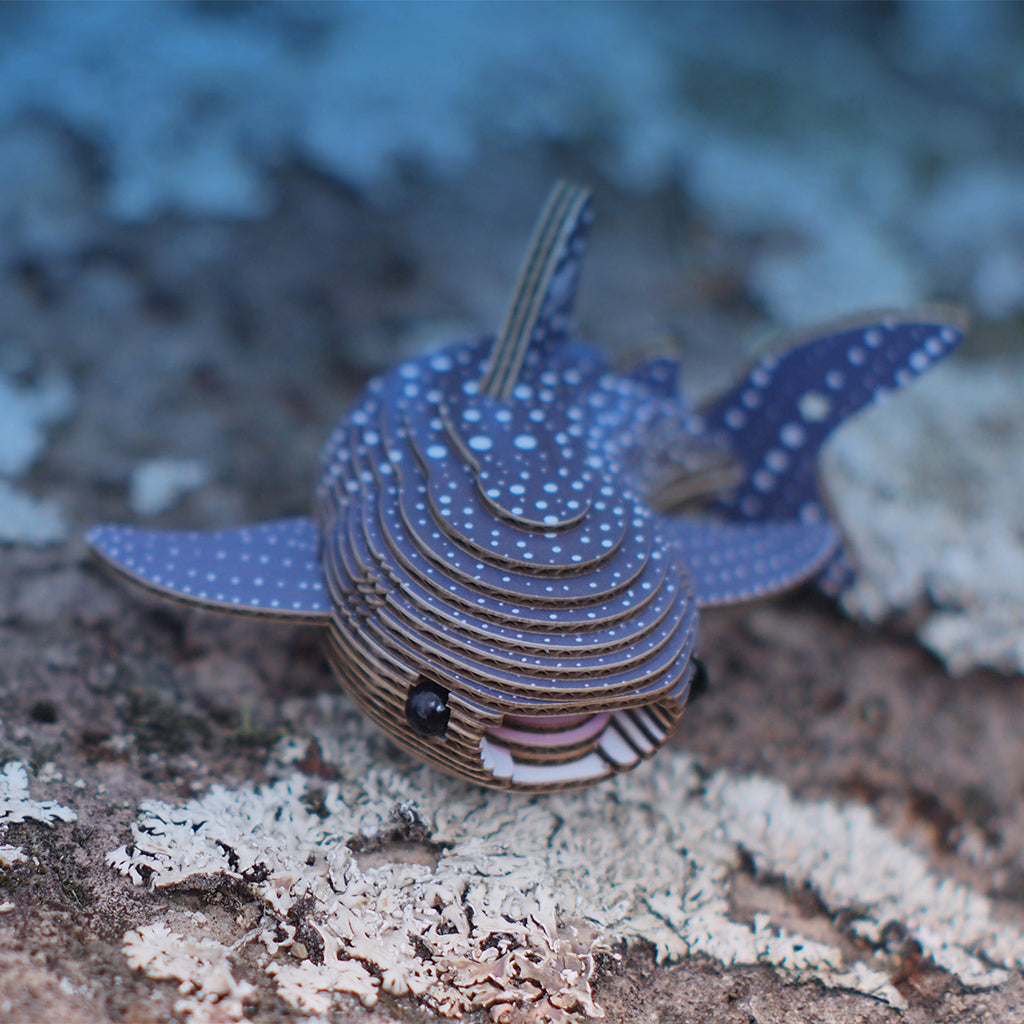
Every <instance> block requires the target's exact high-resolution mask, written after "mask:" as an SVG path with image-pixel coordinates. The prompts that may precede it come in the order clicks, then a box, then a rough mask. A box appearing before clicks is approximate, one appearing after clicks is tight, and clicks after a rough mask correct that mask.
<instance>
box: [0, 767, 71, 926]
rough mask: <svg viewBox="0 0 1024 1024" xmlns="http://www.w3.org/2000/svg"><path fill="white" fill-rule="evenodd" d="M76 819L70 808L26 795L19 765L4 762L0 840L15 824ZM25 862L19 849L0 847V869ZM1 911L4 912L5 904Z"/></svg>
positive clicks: (23, 772) (0, 783) (24, 777)
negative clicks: (9, 827)
mask: <svg viewBox="0 0 1024 1024" xmlns="http://www.w3.org/2000/svg"><path fill="white" fill-rule="evenodd" d="M77 818H78V815H76V814H75V812H74V811H73V810H71V808H70V807H62V806H61V805H60V804H59V803H57V802H56V801H55V800H34V799H33V798H32V796H31V794H30V793H29V791H28V772H27V771H26V770H25V766H24V765H23V764H22V763H21V762H20V761H8V762H7V764H5V765H4V766H3V768H2V769H0V836H2V835H3V833H4V832H5V831H6V826H8V825H13V824H15V823H17V822H23V821H38V822H41V823H42V824H44V825H53V824H54V823H55V822H58V821H76V820H77ZM27 860H28V854H26V853H25V851H24V850H23V849H22V848H21V847H20V846H12V845H11V844H9V843H0V868H16V867H18V866H19V865H21V864H24V863H25V862H26V861H27ZM4 907H5V908H7V904H6V903H5V904H4ZM12 907H13V905H12ZM7 909H11V908H7ZM4 912H5V913H6V910H5V911H4Z"/></svg>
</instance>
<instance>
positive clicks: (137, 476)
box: [128, 458, 210, 516]
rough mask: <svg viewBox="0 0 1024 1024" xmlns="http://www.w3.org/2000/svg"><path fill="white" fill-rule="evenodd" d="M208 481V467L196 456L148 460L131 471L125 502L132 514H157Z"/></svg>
mask: <svg viewBox="0 0 1024 1024" xmlns="http://www.w3.org/2000/svg"><path fill="white" fill-rule="evenodd" d="M209 481H210V467H209V466H207V465H206V463H205V462H201V461H200V460H199V459H171V458H160V459H150V460H149V461H148V462H143V463H140V464H139V465H138V466H136V467H135V469H133V470H132V475H131V480H130V482H129V486H128V503H129V505H131V508H132V511H133V512H135V514H136V515H139V516H158V515H160V513H161V512H166V511H167V510H168V509H170V508H172V507H173V506H174V505H175V504H176V503H177V502H178V501H179V500H180V499H181V498H183V497H184V496H185V495H186V494H188V493H189V491H195V490H198V489H199V488H200V487H204V486H205V485H206V484H207V483H209Z"/></svg>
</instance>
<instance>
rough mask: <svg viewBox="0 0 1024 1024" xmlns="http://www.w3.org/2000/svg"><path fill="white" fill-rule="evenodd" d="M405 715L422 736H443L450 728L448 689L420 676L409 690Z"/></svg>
mask: <svg viewBox="0 0 1024 1024" xmlns="http://www.w3.org/2000/svg"><path fill="white" fill-rule="evenodd" d="M405 717H406V718H407V719H408V720H409V725H411V726H412V729H413V732H418V733H419V734H420V735H421V736H443V735H444V734H445V730H446V729H447V728H448V719H449V718H450V717H451V711H450V710H449V708H448V691H447V690H446V689H445V688H444V687H443V686H438V685H437V683H435V682H432V681H431V680H429V679H424V678H423V677H422V676H420V678H419V681H418V682H417V683H416V685H415V686H414V687H413V688H412V689H411V690H410V691H409V697H408V699H407V700H406V702H405Z"/></svg>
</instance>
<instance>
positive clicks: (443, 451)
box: [427, 444, 448, 459]
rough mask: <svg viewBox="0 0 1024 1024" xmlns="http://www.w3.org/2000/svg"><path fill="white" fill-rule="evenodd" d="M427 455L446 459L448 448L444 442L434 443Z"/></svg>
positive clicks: (432, 457)
mask: <svg viewBox="0 0 1024 1024" xmlns="http://www.w3.org/2000/svg"><path fill="white" fill-rule="evenodd" d="M427 456H428V457H429V458H431V459H446V458H447V457H448V449H447V448H445V446H444V445H443V444H432V445H431V446H430V447H429V448H428V449H427Z"/></svg>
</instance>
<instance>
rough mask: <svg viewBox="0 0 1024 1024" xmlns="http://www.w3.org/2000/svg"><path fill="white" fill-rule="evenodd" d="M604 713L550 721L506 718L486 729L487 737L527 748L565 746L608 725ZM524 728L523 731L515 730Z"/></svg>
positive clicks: (561, 717)
mask: <svg viewBox="0 0 1024 1024" xmlns="http://www.w3.org/2000/svg"><path fill="white" fill-rule="evenodd" d="M611 717H612V716H611V713H610V712H608V711H605V712H602V713H601V714H599V715H557V716H555V717H554V718H539V717H529V716H526V715H506V716H505V723H511V724H504V725H499V726H497V727H496V728H494V729H489V730H488V733H489V735H491V736H493V737H494V739H497V740H504V741H505V742H506V743H521V744H523V745H524V746H531V747H568V746H574V745H575V744H577V743H583V742H584V741H586V740H589V739H593V738H594V737H595V736H597V735H598V734H599V733H600V732H601V731H602V730H603V729H604V727H605V726H606V725H607V724H608V721H609V719H610V718H611ZM517 726H520V727H522V726H526V728H517Z"/></svg>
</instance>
